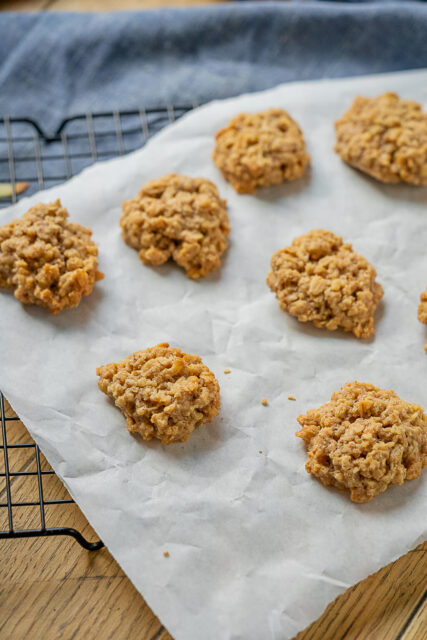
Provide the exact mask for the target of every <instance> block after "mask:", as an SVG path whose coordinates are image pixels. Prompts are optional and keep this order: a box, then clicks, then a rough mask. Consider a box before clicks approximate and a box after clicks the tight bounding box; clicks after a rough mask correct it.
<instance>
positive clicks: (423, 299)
mask: <svg viewBox="0 0 427 640" xmlns="http://www.w3.org/2000/svg"><path fill="white" fill-rule="evenodd" d="M418 320H419V321H420V322H423V323H424V324H427V289H426V290H425V291H423V292H422V294H421V296H420V304H419V306H418ZM424 349H425V350H426V351H427V342H426V344H425V346H424Z"/></svg>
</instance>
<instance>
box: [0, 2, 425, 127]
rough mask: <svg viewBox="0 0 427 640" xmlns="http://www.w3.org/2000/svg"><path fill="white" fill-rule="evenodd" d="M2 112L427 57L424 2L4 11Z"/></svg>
mask: <svg viewBox="0 0 427 640" xmlns="http://www.w3.org/2000/svg"><path fill="white" fill-rule="evenodd" d="M0 34H1V37H0V116H4V115H13V116H29V117H32V118H35V119H38V120H39V121H40V122H41V123H42V124H43V125H44V126H45V127H46V128H47V129H48V130H50V131H53V130H54V129H55V127H56V126H57V124H58V123H59V122H60V121H61V120H62V118H64V117H65V116H68V115H73V114H75V113H83V112H86V111H89V110H95V111H99V110H105V109H113V108H120V109H126V108H128V109H130V108H134V107H139V106H141V105H144V106H157V105H158V104H160V103H165V102H175V103H192V102H193V101H196V102H198V103H201V102H205V101H208V100H210V99H212V98H222V97H226V96H232V95H236V94H239V93H242V92H245V91H254V90H260V89H265V88H268V87H272V86H273V85H276V84H277V83H280V82H286V81H291V80H302V79H307V78H321V77H339V76H346V75H355V74H366V73H377V72H382V71H390V70H398V69H409V68H417V67H426V66H427V6H426V5H425V4H423V3H420V2H390V3H384V2H380V3H357V4H356V3H348V4H346V3H337V2H295V3H294V2H286V3H285V2H250V3H245V2H239V3H230V4H226V5H225V4H224V5H223V4H221V5H211V6H207V7H201V8H190V9H167V10H159V11H141V12H122V13H98V14H78V13H77V14H76V13H73V14H64V13H39V14H34V13H33V14H25V13H24V14H23V13H19V14H18V13H16V14H15V13H0Z"/></svg>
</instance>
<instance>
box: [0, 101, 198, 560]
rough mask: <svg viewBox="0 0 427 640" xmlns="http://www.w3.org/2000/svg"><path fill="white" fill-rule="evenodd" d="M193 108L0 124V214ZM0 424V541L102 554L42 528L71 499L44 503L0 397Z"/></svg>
mask: <svg viewBox="0 0 427 640" xmlns="http://www.w3.org/2000/svg"><path fill="white" fill-rule="evenodd" d="M195 106H196V105H194V104H193V105H191V106H188V105H186V106H172V105H166V106H165V107H158V108H151V109H139V110H134V111H113V112H105V113H86V114H84V115H78V116H74V117H71V118H67V119H65V120H63V122H62V123H61V124H60V126H59V127H58V128H57V130H56V131H55V132H54V133H52V134H49V133H46V132H45V131H44V130H43V128H42V127H41V126H40V124H38V123H37V122H35V121H34V120H30V119H28V118H8V117H4V118H3V119H0V183H7V184H10V185H11V189H10V194H9V195H8V196H6V197H3V198H2V199H1V200H0V209H1V208H2V207H5V206H8V205H10V204H14V203H15V202H17V200H18V199H19V197H20V186H21V183H27V186H26V188H25V196H28V195H31V194H32V193H35V192H36V191H38V190H39V189H45V188H49V187H52V186H54V185H56V184H59V183H61V182H64V181H65V180H68V179H69V178H71V177H72V176H74V175H76V174H77V173H80V171H82V170H83V169H84V168H86V167H88V166H90V165H91V164H93V163H94V162H96V161H98V160H109V159H111V158H114V157H117V156H120V155H124V154H126V153H129V152H131V151H134V150H135V149H138V148H140V147H141V146H143V145H144V144H145V143H146V142H147V140H148V139H149V138H150V137H151V136H152V135H153V134H154V133H156V132H158V131H159V130H160V129H162V128H163V127H164V126H165V125H166V124H169V123H171V122H173V121H174V120H176V119H178V118H179V117H181V116H182V115H184V114H185V113H187V112H188V111H190V110H191V109H192V108H194V107H195ZM22 186H23V185H22ZM0 224H1V218H0ZM0 419H1V444H0V451H3V461H4V471H2V472H1V473H0V479H1V478H4V480H5V487H4V489H3V490H1V489H0V509H7V521H8V528H7V529H5V530H4V531H2V530H0V539H4V538H31V537H39V536H72V537H73V538H74V539H75V540H76V541H77V542H78V543H79V544H80V545H81V546H82V547H84V548H85V549H88V550H89V551H96V550H98V549H101V548H102V547H103V546H104V544H103V542H102V541H101V540H98V541H95V542H90V541H88V540H86V538H85V537H84V536H83V535H82V534H81V533H80V532H79V531H77V530H76V529H74V528H71V527H48V526H47V524H46V513H45V509H46V506H49V505H54V504H72V503H73V502H74V501H73V500H72V498H71V497H68V498H64V499H59V498H58V499H54V500H47V499H46V498H45V496H44V493H43V479H44V478H45V477H46V476H49V475H55V472H54V471H53V470H52V469H43V468H42V464H41V460H40V450H39V447H38V446H37V445H36V444H35V443H34V442H32V441H30V438H29V436H28V440H29V441H28V442H25V443H19V444H10V443H9V442H8V433H10V431H8V430H10V429H13V424H14V423H16V421H18V420H19V418H18V417H17V416H7V415H6V411H5V405H4V396H3V394H2V393H1V391H0ZM13 449H28V450H30V451H31V452H34V457H35V463H36V470H35V471H28V470H24V471H23V470H20V471H13V470H11V468H10V464H9V458H10V453H11V451H12V450H13ZM23 477H30V478H32V479H34V481H35V482H36V483H37V496H38V499H37V500H23V501H18V502H15V501H14V500H13V499H12V490H11V487H12V484H13V483H14V481H15V480H16V479H17V478H23ZM22 507H38V508H39V515H40V527H37V528H31V529H29V528H27V529H17V528H16V527H15V525H14V510H15V509H19V508H22Z"/></svg>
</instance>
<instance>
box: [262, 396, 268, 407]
mask: <svg viewBox="0 0 427 640" xmlns="http://www.w3.org/2000/svg"><path fill="white" fill-rule="evenodd" d="M261 404H262V405H264V407H266V406H267V405H268V400H267V398H263V399H262V400H261Z"/></svg>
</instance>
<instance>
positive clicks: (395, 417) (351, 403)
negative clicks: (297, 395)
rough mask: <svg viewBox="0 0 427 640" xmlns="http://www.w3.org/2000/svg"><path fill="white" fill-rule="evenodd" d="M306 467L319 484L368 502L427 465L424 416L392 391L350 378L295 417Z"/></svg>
mask: <svg viewBox="0 0 427 640" xmlns="http://www.w3.org/2000/svg"><path fill="white" fill-rule="evenodd" d="M298 422H299V423H300V425H301V427H302V428H301V430H300V431H298V433H297V434H296V435H297V436H298V437H299V438H302V439H303V440H304V442H305V446H306V449H307V451H308V461H307V463H306V465H305V466H306V469H307V471H308V473H311V474H313V475H314V476H315V477H316V478H318V479H319V480H320V481H321V482H322V483H323V484H324V485H326V486H333V487H337V488H338V489H344V490H348V491H350V498H351V500H353V502H368V501H369V500H372V498H375V496H377V495H378V494H379V493H382V492H383V491H385V490H386V489H387V488H388V487H389V486H390V485H392V484H403V483H404V482H405V480H413V479H414V478H417V477H418V476H419V475H420V473H421V471H422V469H423V467H424V466H426V465H427V415H426V414H425V413H424V409H423V408H422V407H420V406H419V405H418V404H413V403H412V402H405V401H404V400H401V399H400V398H399V396H398V395H396V393H395V392H394V391H390V390H387V391H384V390H382V389H379V388H378V387H374V385H372V384H365V383H363V382H349V383H347V384H346V385H344V387H342V389H340V391H336V392H335V393H333V394H332V398H331V400H330V401H329V402H326V404H323V405H322V406H321V407H319V408H318V409H310V410H309V411H307V413H306V414H305V415H301V416H299V418H298Z"/></svg>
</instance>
